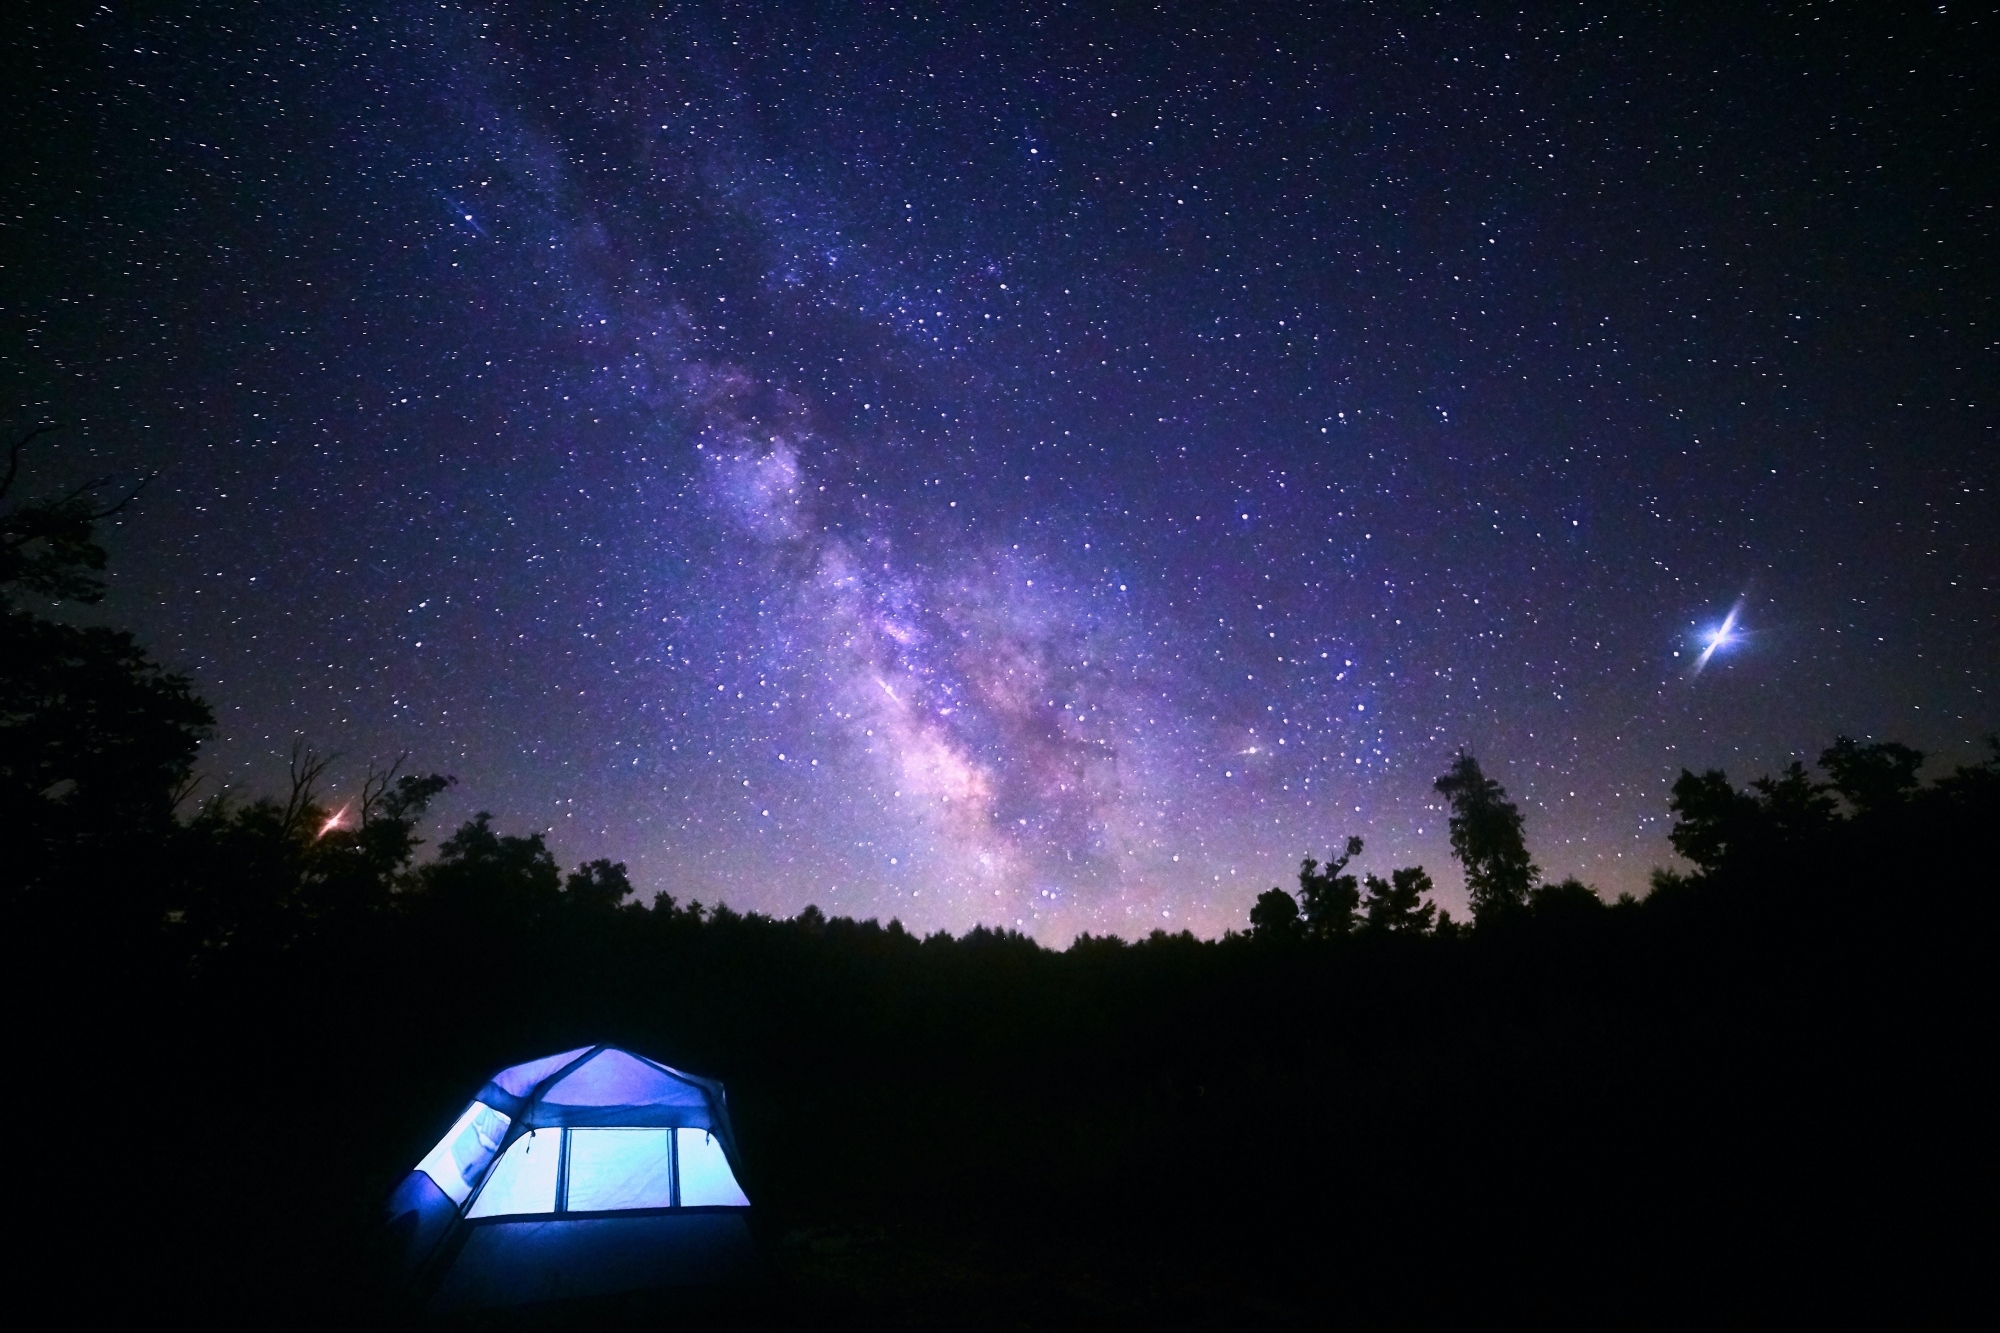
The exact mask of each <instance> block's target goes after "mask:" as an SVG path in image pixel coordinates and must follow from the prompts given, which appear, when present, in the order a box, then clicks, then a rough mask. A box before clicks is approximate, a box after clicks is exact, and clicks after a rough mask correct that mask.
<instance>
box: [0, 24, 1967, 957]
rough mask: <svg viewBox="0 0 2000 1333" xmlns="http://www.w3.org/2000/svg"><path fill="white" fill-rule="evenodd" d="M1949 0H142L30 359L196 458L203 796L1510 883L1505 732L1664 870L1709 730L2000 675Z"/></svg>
mask: <svg viewBox="0 0 2000 1333" xmlns="http://www.w3.org/2000/svg"><path fill="white" fill-rule="evenodd" d="M1969 21H1970V20H1965V19H1960V18H1958V17H1957V16H1955V15H1952V14H1948V13H1945V12H1942V11H1940V12H1936V13H1929V14H1912V15H1909V16H1906V17H1901V18H1894V19H1891V20H1884V22H1886V23H1890V24H1891V25H1892V26H1887V27H1880V28H1874V29H1864V28H1863V27H1861V26H1859V25H1860V24H1861V22H1862V20H1861V19H1859V18H1856V17H1854V16H1845V17H1842V16H1836V15H1821V14H1819V13H1818V11H1810V12H1808V11H1807V10H1804V9H1802V10H1800V11H1799V13H1798V15H1797V16H1793V15H1790V14H1788V13H1787V12H1784V11H1773V12H1772V13H1770V14H1766V15H1764V16H1762V17H1759V18H1757V19H1755V20H1743V21H1738V20H1734V19H1730V20H1725V21H1721V22H1717V21H1714V20H1712V19H1702V20H1699V21H1697V20H1696V19H1694V18H1692V17H1690V18H1687V19H1685V20H1683V19H1680V18H1676V17H1673V16H1664V17H1663V16H1658V15H1653V16H1646V15H1633V16H1620V15H1617V14H1612V15H1610V16H1608V17H1607V16H1601V15H1596V14H1591V13H1586V12H1585V11H1582V10H1576V9H1572V8H1563V7H1552V8H1550V9H1548V10H1547V11H1546V12H1544V13H1541V14H1538V15H1530V16H1525V17H1519V18H1504V19H1498V20H1496V19H1493V18H1490V17H1482V16H1479V15H1477V14H1475V13H1473V12H1470V11H1465V12H1457V11H1448V10H1446V11H1439V10H1435V9H1417V8H1411V9H1408V10H1396V9H1392V8H1379V7H1372V6H1358V7H1352V8H1343V9H1337V10H1330V11H1324V12H1315V13H1311V14H1304V13H1302V14H1300V15H1298V16H1296V17H1292V18H1279V17H1274V16H1272V15H1266V14H1259V15H1256V16H1252V15H1251V14H1250V13H1249V12H1248V11H1239V10H1236V9H1233V8H1230V9H1218V10H1215V11H1213V12H1210V11H1207V10H1202V9H1196V8H1186V9H1181V8H1172V7H1169V8H1166V9H1159V10H1152V9H1148V10H1135V11H1131V12H1125V11H1119V12H1117V13H1116V14H1112V13H1110V12H1108V11H1107V12H1105V13H1093V12H1091V11H1089V10H1087V9H1085V8H1081V7H1077V6H1068V7H1054V6H1052V7H1036V6H1032V5H1030V6H1006V7H997V8H994V9H992V10H990V11H988V10H982V9H979V8H975V7H967V8H962V9H957V10H939V9H936V8H932V7H917V8H910V7H904V6H897V7H886V6H885V7H866V8H865V7H860V6H843V7H832V8H828V9H826V10H824V11H813V10H808V9H806V8H804V7H801V6H791V5H769V6H755V5H720V6H715V5H709V6H684V7H668V8H653V7H647V6H640V5H618V4H609V5H602V6H594V7H571V6H535V5H521V6H512V7H508V6H497V5H496V6H478V5H465V4H448V5H437V4H431V5H411V6H407V7H403V8H400V9H393V10H391V9H387V8H365V7H354V8H339V7H335V6H322V7H315V6H303V5H300V6H266V7H262V8H260V9H259V10H258V11H257V12H256V13H254V14H250V15H244V14H240V13H236V12H234V11H230V10H222V9H218V10H215V11H213V12H205V11H203V12H197V13H195V14H194V15H192V16H191V17H188V18H185V19H181V20H174V21H169V20H166V19H157V18H139V17H133V16H130V15H127V14H125V13H123V12H117V13H114V12H112V11H111V10H109V9H106V10H100V11H98V13H97V15H96V17H95V18H93V19H92V20H91V21H90V23H88V24H86V25H85V26H84V27H81V28H77V27H74V25H72V24H70V23H69V22H67V21H65V22H61V23H55V22H51V23H49V24H47V25H44V26H41V27H37V28H34V29H33V30H32V37H31V39H28V40H26V42H25V44H24V47H23V49H24V50H26V51H28V52H29V57H30V58H29V63H30V64H31V65H33V66H34V67H35V70H36V73H35V76H34V78H33V79H32V80H30V81H29V82H30V83H31V84H32V85H33V86H34V87H36V88H37V89H38V90H39V91H38V93H37V98H36V103H35V106H34V107H33V108H32V109H30V110H28V111H24V112H23V113H22V115H21V116H20V117H19V118H17V126H16V132H15V134H14V141H15V142H16V143H19V144H23V145H28V147H26V148H24V149H23V150H22V151H21V153H20V154H19V156H18V160H17V162H16V163H15V170H14V173H13V175H14V179H15V186H16V188H15V189H14V191H13V192H12V193H13V195H14V197H15V198H16V199H17V200H20V201H22V202H21V204H20V208H19V209H18V210H17V213H18V215H17V216H15V217H13V218H12V219H10V220H8V221H7V222H6V224H5V227H6V234H7V236H8V238H9V246H10V253H12V254H13V255H14V256H16V259H15V260H14V261H11V262H10V263H9V264H8V266H7V273H8V275H9V276H8V277H7V279H6V282H7V284H8V286H7V290H8V292H9V293H10V295H9V300H8V307H9V323H10V324H11V325H13V326H14V327H13V328H12V330H11V332H10V334H9V342H8V349H7V365H8V367H9V373H10V375H11V376H12V383H13V385H14V391H13V401H14V403H16V404H18V408H17V410H16V412H15V417H16V419H17V420H19V421H23V422H25V421H28V420H39V419H43V418H53V419H58V420H62V421H65V422H68V423H70V429H69V430H68V431H67V432H66V436H65V442H64V443H63V445H62V446H61V448H60V449H58V450H54V451H51V452H49V453H47V454H45V455H44V456H43V457H42V458H41V459H40V460H39V465H40V466H41V467H43V468H45V469H47V471H46V472H45V473H44V474H43V475H44V476H46V477H47V478H48V479H49V480H50V484H53V482H54V480H55V479H57V478H59V477H61V476H66V475H68V474H69V473H70V472H75V471H94V470H101V469H112V470H133V471H137V470H142V469H157V470H158V471H159V473H160V477H159V480H158V481H157V482H156V483H155V485H154V486H153V487H152V488H151V489H150V490H149V492H148V494H147V496H146V498H145V503H144V504H143V505H142V506H141V507H140V508H139V509H138V510H137V511H136V512H134V513H133V514H131V515H130V516H129V517H128V518H126V520H125V521H124V522H123V523H122V525H121V526H120V527H119V529H118V530H117V532H116V533H115V534H114V545H115V550H114V566H113V569H114V573H115V576H116V577H115V589H114V595H113V597H112V598H111V600H110V601H109V602H108V603H107V605H106V607H105V608H104V613H105V615H106V616H107V617H108V618H110V619H112V620H114V621H117V622H119V623H123V624H128V625H131V626H133V627H135V628H136V629H138V630H139V632H140V633H141V634H142V635H143V636H144V637H145V638H146V639H147V641H148V642H150V643H152V644H153V645H155V646H156V648H157V650H158V651H159V652H160V654H161V655H162V656H163V657H164V658H165V659H166V660H168V661H169V662H170V663H172V664H173V665H175V666H176V667H178V668H181V669H184V670H186V671H188V672H190V673H191V674H192V675H193V676H194V678H195V679H196V681H197V684H198V687H199V688H200V689H201V691H202V692H203V693H204V695H205V696H206V697H208V698H209V699H211V700H212V701H213V702H214V703H215V704H216V706H217V711H218V714H219V717H220V719H221V722H220V726H219V728H218V733H217V736H216V738H215V739H214V740H213V741H212V742H211V743H210V744H209V745H208V746H207V747H206V749H205V752H204V761H203V763H204V768H205V771H206V772H207V773H208V774H209V775H210V778H211V780H212V781H214V782H216V783H219V784H228V785H232V786H235V787H237V788H242V789H253V790H254V789H257V788H259V787H262V786H268V785H269V784H270V783H272V782H273V781H274V780H275V779H276V777H277V776H278V774H279V773H280V771H281V763H280V761H281V757H282V756H283V754H285V753H286V752H287V751H288V750H289V748H290V746H291V744H292V741H293V738H294V737H296V736H306V737H309V738H311V739H312V740H313V741H314V742H315V743H317V744H319V745H321V746H322V747H325V748H331V749H337V750H340V751H342V752H343V754H344V755H345V756H346V758H345V760H344V761H343V764H342V767H341V769H340V771H342V772H343V773H344V774H345V776H344V777H343V779H342V783H343V791H337V792H336V798H340V797H341V796H342V795H343V794H344V788H346V787H352V786H353V785H354V784H355V783H356V782H358V780H359V777H360V773H361V769H362V768H363V766H364V765H365V763H366V762H367V760H368V759H369V758H371V757H375V758H386V757H393V756H394V755H396V754H398V753H400V752H403V751H408V752H409V756H410V757H409V763H410V764H412V765H413V766H415V767H418V768H421V769H427V770H428V769H436V770H442V771H446V772H450V773H453V774H456V775H457V776H458V778H459V779H460V784H459V786H458V787H457V788H456V789H454V791H453V793H452V794H451V796H450V797H449V798H448V800H447V803H446V807H445V808H444V810H443V812H442V815H443V821H444V822H445V823H446V824H448V823H449V822H450V821H452V820H455V819H459V818H463V817H464V816H466V815H467V814H469V813H470V812H472V811H474V810H477V809H489V810H491V811H493V812H494V813H495V816H496V819H497V820H498V822H499V823H500V824H501V825H502V826H504V827H508V828H512V829H516V830H521V831H527V830H546V831H548V832H549V835H550V839H551V844H552V845H553V846H554V847H555V849H556V850H557V852H558V854H559V855H560V856H561V857H562V858H563V859H564V860H566V861H572V862H573V861H575V860H577V859H581V858H584V857H593V856H599V855H608V856H611V857H614V858H616V859H620V860H623V861H625V862H627V863H628V864H629V865H630V866H631V868H632V872H633V877H634V879H635V882H637V883H638V884H639V885H640V886H641V887H642V889H643V891H644V892H645V893H647V894H650V893H653V892H656V891H660V890H665V891H668V892H671V893H674V894H675V895H676V896H678V897H680V898H681V899H683V900H685V899H688V898H700V899H702V900H704V901H709V902H713V901H716V900H718V899H726V900H727V901H729V902H730V903H732V904H733V905H735V906H738V907H740V908H746V909H757V910H763V911H769V912H776V913H782V914H790V913H792V912H795V911H797V910H798V909H799V908H801V907H802V906H804V905H805V904H807V903H808V902H816V903H818V904H819V905H820V906H821V907H822V908H824V909H825V910H827V911H828V912H830V913H842V914H851V915H861V916H883V917H887V916H891V915H894V916H899V917H901V918H902V919H903V920H904V921H905V922H906V923H908V924H910V925H912V926H914V927H916V928H919V929H925V930H929V929H936V928H947V929H952V930H962V929H965V928H967V927H969V926H971V925H973V924H975V923H978V922H987V923H992V924H1001V925H1007V926H1017V927H1019V928H1021V929H1024V930H1027V931H1030V932H1032V933H1034V934H1035V935H1037V936H1038V937H1041V938H1043V939H1046V940H1050V941H1052V942H1059V941H1061V940H1064V939H1067V938H1069V937H1070V936H1072V935H1073V934H1075V933H1076V932H1078V931H1080V930H1088V931H1114V932H1118V933H1122V934H1127V935H1131V934H1135V933H1140V932H1144V931H1147V930H1150V929H1153V928H1155V927H1162V926H1164V927H1166V928H1169V929H1176V930H1177V929H1180V928H1182V927H1188V928H1192V929H1194V930H1196V931H1198V932H1201V933H1204V934H1214V933H1216V932H1219V931H1221V930H1223V929H1225V928H1230V927H1236V926H1240V925H1241V924H1242V923H1243V921H1244V919H1245V914H1246V912H1247V908H1248V904H1249V902H1250V900H1251V899H1252V898H1253V897H1254V895H1255V894H1256V893H1257V892H1258V891H1260V890H1262V889H1265V888H1268V887H1270V886H1271V885H1272V884H1274V883H1279V882H1281V881H1284V880H1286V879H1288V878H1289V877H1290V875H1291V873H1292V872H1293V870H1294V868H1295V867H1296V864H1297V862H1298V860H1299V859H1300V858H1301V857H1302V856H1305V855H1307V854H1315V855H1322V856H1323V855H1325V854H1326V853H1327V852H1328V851H1329V850H1330V849H1332V848H1334V847H1336V846H1337V845H1338V844H1339V843H1340V841H1341V840H1342V839H1344V838H1345V837H1346V836H1347V835H1348V834H1350V833H1359V834H1361V835H1362V836H1363V837H1364V838H1365V839H1367V842H1368V848H1367V851H1366V852H1365V854H1364V856H1363V858H1362V861H1361V862H1360V864H1361V865H1362V866H1363V867H1364V868H1367V869H1371V870H1376V871H1386V869H1387V868H1389V867H1390V866H1392V865H1401V864H1408V863H1410V862H1413V861H1421V862H1423V863H1425V864H1426V865H1428V866H1429V867H1430V868H1431V869H1432V870H1433V872H1434V873H1436V874H1437V875H1438V878H1439V881H1440V884H1441V886H1442V892H1443V896H1444V899H1445V901H1446V903H1447V905H1449V906H1451V907H1452V908H1453V909H1454V910H1458V911H1462V899H1461V898H1460V896H1459V893H1458V887H1457V878H1456V876H1455V875H1454V874H1452V873H1451V871H1450V869H1449V851H1448V845H1447V842H1446V839H1445V837H1444V828H1443V825H1442V815H1441V812H1440V811H1439V810H1438V809H1437V808H1436V803H1435V800H1434V798H1433V797H1432V796H1431V794H1430V783H1431V780H1432V778H1433V777H1434V776H1435V775H1436V774H1438V773H1439V772H1441V771H1443V769H1444V767H1445V766H1446V764H1447V763H1448V762H1449V760H1450V758H1451V756H1452V755H1453V754H1454V753H1455V752H1456V751H1457V750H1458V749H1459V748H1460V747H1470V748H1471V749H1473V750H1474V751H1475V752H1476V753H1477V754H1478V755H1479V756H1480V758H1481V760H1482V762H1484V763H1485V764H1486V765H1487V767H1488V770H1489V771H1490V772H1492V773H1494V774H1495V775H1496V776H1498V777H1499V778H1500V779H1501V780H1502V781H1503V782H1504V783H1506V784H1507V786H1508V788H1509V790H1510V792H1512V793H1513V795H1514V796H1515V797H1516V798H1517V799H1518V800H1519V801H1520V802H1521V804H1522V806H1523V809H1524V811H1525V812H1526V814H1527V816H1528V832H1529V837H1530V840H1531V844H1532V846H1533V848H1534V851H1535V853H1536V855H1537V859H1538V861H1539V862H1540V863H1541V865H1542V866H1543V867H1544V869H1545V870H1546V871H1547V872H1548V873H1550V874H1551V875H1562V874H1569V873H1575V874H1579V875H1581V876H1582V877H1583V878H1585V879H1586V880H1588V881H1590V882H1592V883H1593V884H1595V885H1597V886H1598V887H1599V888H1600V890H1601V891H1603V892H1605V893H1607V894H1609V893H1615V892H1620V891H1633V892H1639V891H1643V889H1644V886H1645V882H1646V875H1647V871H1648V870H1649V869H1650V868H1651V867H1652V866H1654V865H1658V864H1663V863H1666V862H1667V861H1668V860H1669V859H1670V853H1669V851H1668V848H1667V846H1666V843H1665V836H1664V835H1665V830H1666V826H1667V820H1666V792H1667V788H1668V786H1670V785H1671V782H1672V780H1673V778H1674V776H1675V775H1676V774H1677V773H1678V772H1679V771H1680V769H1681V768H1682V767H1683V766H1690V767H1696V768H1701V767H1707V766H1712V765H1721V766H1724V767H1727V768H1728V769H1729V770H1730V771H1731V772H1732V773H1735V774H1737V775H1738V776H1741V777H1748V776H1752V775H1754V773H1756V772H1758V771H1763V770H1765V769H1769V768H1771V767H1775V766H1777V765H1780V764H1782V763H1785V762H1787V761H1789V760H1790V759H1792V758H1794V757H1805V758H1810V757H1811V756H1812V755H1813V754H1815V753H1816V752H1817V750H1818V748H1819V747H1820V746H1822V745H1824V744H1825V743H1826V742H1827V741H1829V740H1830V739H1831V738H1832V736H1833V735H1834V734H1835V733H1836V732H1846V733H1850V734H1854V735H1857V736H1863V737H1877V738H1891V737H1892V738H1896V739H1902V740H1906V741H1908V742H1910V743H1914V744H1917V745H1920V746H1923V747H1925V748H1927V749H1929V750H1931V751H1933V752H1935V753H1936V754H1938V755H1939V756H1940V759H1941V761H1949V760H1963V759H1967V758H1971V757H1973V756H1974V754H1975V743H1976V741H1977V738H1978V736H1979V734H1980V733H1981V732H1982V731H1983V730H1988V729H1991V728H1993V727H1995V726H1996V725H2000V715H1996V712H1995V709H1994V708H1993V702H1992V700H1993V695H1992V690H1993V688H1994V684H1995V674H1996V671H1995V668H1996V665H2000V662H1996V647H1995V644H1996V642H2000V636H1996V634H1995V632H1994V631H1995V610H1996V605H1995V596H1994V575H1995V571H1996V564H2000V561H1996V554H2000V552H1997V551H1996V540H1995V535H1994V534H1995V533H1996V531H2000V523H1996V521H1995V520H1996V518H2000V515H1996V513H1995V504H1994V491H1993V485H1994V480H1995V478H1994V471H1995V463H1994V459H1995V456H1996V455H1995V451H1994V449H1993V440H1992V431H1991V425H1990V421H1989V418H1990V408H1989V406H1988V403H1989V401H1990V398H1991V393H1990V389H1991V386H1992V344H1991V337H1990V335H1989V334H1988V333H1986V332H1984V330H1985V329H1987V328H1989V327H1990V324H1991V315H1992V311H1991V305H1992V293H1993V291H1994V290H1996V284H1995V283H1994V281H1993V279H1994V274H1993V272H1992V266H1991V259H1990V255H1991V248H1990V234H1989V232H1990V225H1991V224H1990V217H1991V214H1990V211H1985V210H1987V206H1988V205H1987V198H1988V196H1990V186H1989V185H1988V183H1987V175H1988V173H1987V171H1986V170H1985V169H1984V167H1983V166H1982V165H1981V155H1982V153H1983V152H1984V151H1985V150H1984V149H1983V148H1982V147H1981V145H1982V144H1983V143H1984V142H1985V140H1984V139H1983V138H1982V137H1981V135H1982V134H1983V130H1981V131H1977V132H1975V131H1976V130H1977V127H1976V126H1975V125H1974V122H1973V120H1972V112H1971V111H1970V110H1969V109H1968V108H1970V107H1971V106H1973V105H1976V104H1977V102H1978V100H1979V99H1978V97H1977V96H1976V86H1975V85H1976V82H1977V80H1978V79H1979V78H1980V74H1981V71H1980V70H1979V67H1978V64H1977V62H1976V61H1975V60H1974V59H1973V57H1972V56H1971V55H1970V54H1968V52H1970V51H1971V50H1973V49H1974V48H1975V46H1976V44H1975V43H1973V42H1971V41H1970V40H1969V39H1968V38H1967V36H1966V34H1967V33H1968V32H1969V31H1970V29H1967V28H1965V27H1964V25H1965V24H1966V23H1967V22H1969ZM1731 22H1737V23H1738V26H1735V27H1731V26H1730V24H1731ZM22 256H26V257H28V258H27V260H23V259H22V258H21V257H22ZM29 261H32V262H29ZM1725 617H1731V619H1730V620H1729V621H1728V622H1727V623H1728V624H1729V626H1730V631H1729V634H1728V636H1727V641H1726V643H1720V644H1716V643H1713V642H1712V641H1713V638H1714V635H1715V634H1716V627H1717V626H1719V625H1722V624H1723V623H1725V621H1724V618H1725Z"/></svg>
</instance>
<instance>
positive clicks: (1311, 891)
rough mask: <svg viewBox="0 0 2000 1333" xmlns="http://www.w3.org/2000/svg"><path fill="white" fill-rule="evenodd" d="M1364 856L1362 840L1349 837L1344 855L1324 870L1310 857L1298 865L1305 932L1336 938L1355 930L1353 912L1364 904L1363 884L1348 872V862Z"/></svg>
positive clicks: (1313, 935)
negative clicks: (1362, 897)
mask: <svg viewBox="0 0 2000 1333" xmlns="http://www.w3.org/2000/svg"><path fill="white" fill-rule="evenodd" d="M1359 855H1361V839H1359V838H1349V839H1348V840H1347V847H1346V850H1345V853H1344V854H1343V855H1341V856H1339V857H1337V858H1335V859H1334V860H1331V861H1328V862H1327V863H1326V865H1325V866H1324V867H1322V866H1321V865H1320V863H1319V862H1317V861H1315V860H1313V859H1312V858H1311V857H1310V856H1308V857H1307V858H1306V859H1305V860H1303V861H1301V862H1300V863H1299V899H1300V902H1301V903H1302V904H1303V909H1304V912H1303V914H1304V916H1305V928H1306V933H1307V934H1308V935H1311V936H1312V937H1313V938H1315V939H1334V938H1337V937H1339V936H1342V935H1347V934H1351V933H1352V932H1353V930H1354V911H1355V909H1356V908H1357V907H1359V906H1360V905H1361V884H1360V881H1359V880H1357V879H1356V878H1355V877H1354V876H1353V875H1350V874H1348V873H1347V863H1348V862H1349V861H1352V860H1353V859H1354V858H1355V857H1357V856H1359Z"/></svg>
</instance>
